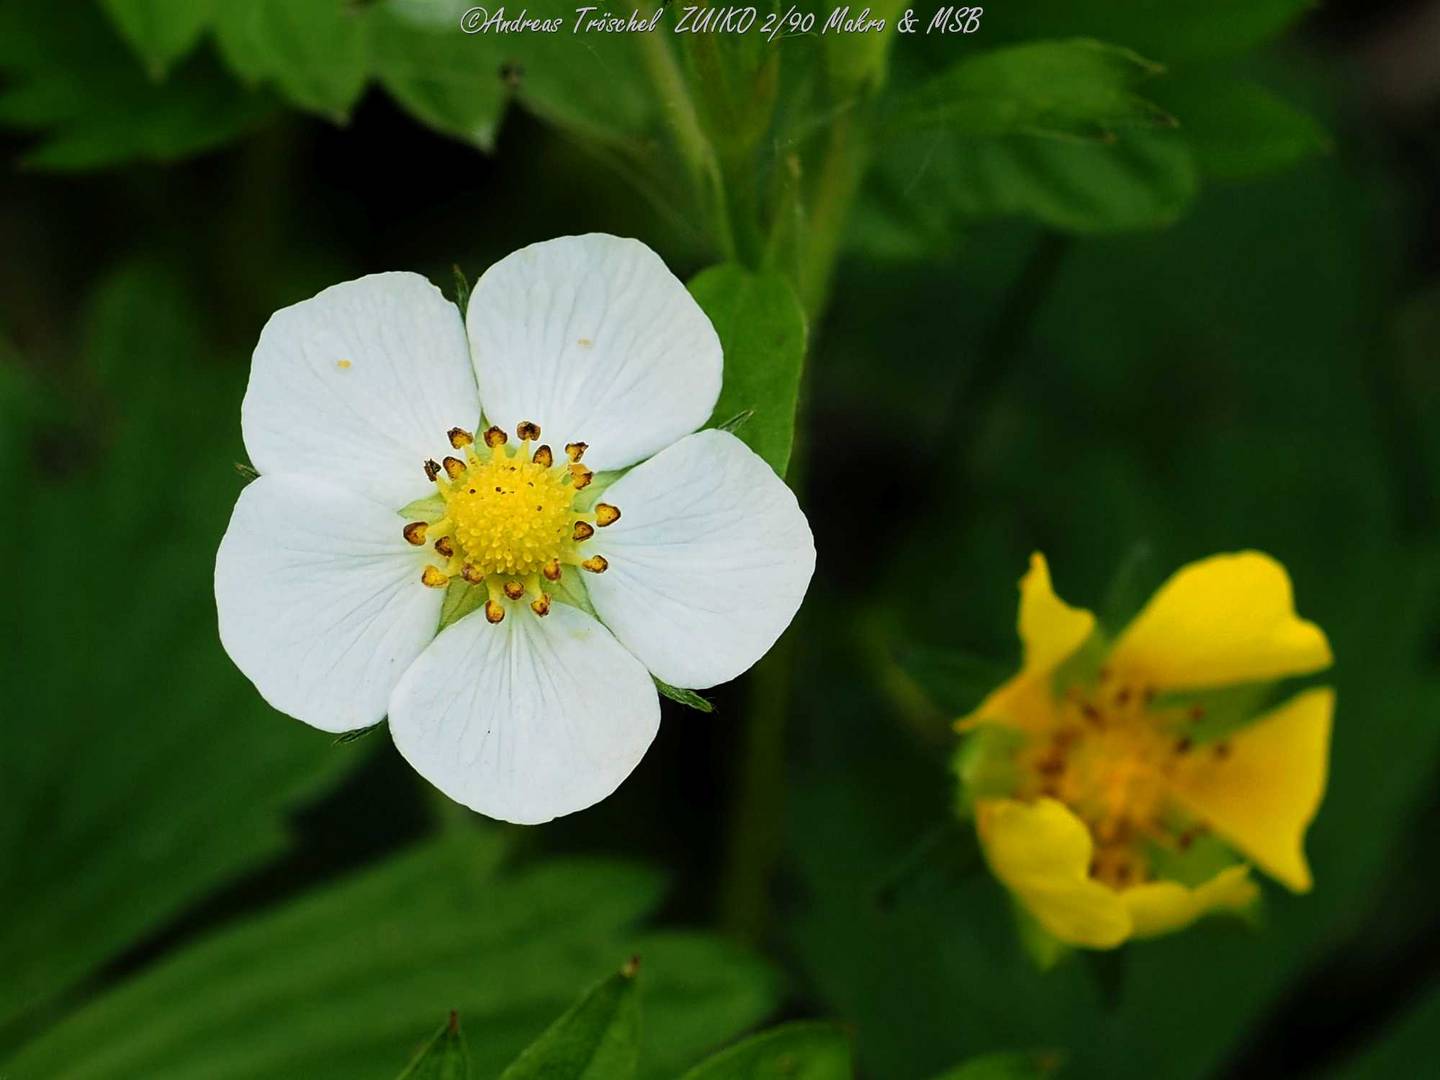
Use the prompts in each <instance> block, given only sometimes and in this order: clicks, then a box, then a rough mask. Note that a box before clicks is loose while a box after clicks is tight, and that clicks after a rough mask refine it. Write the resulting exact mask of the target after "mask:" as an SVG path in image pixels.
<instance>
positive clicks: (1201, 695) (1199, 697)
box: [1152, 678, 1316, 744]
mask: <svg viewBox="0 0 1440 1080" xmlns="http://www.w3.org/2000/svg"><path fill="white" fill-rule="evenodd" d="M1315 681H1316V680H1314V679H1307V678H1298V679H1267V680H1264V681H1261V682H1249V683H1237V684H1235V685H1234V686H1221V687H1216V688H1214V689H1210V690H1169V691H1166V692H1165V693H1163V694H1159V695H1157V696H1156V698H1155V702H1154V704H1153V706H1152V707H1153V708H1154V709H1155V710H1156V711H1161V710H1174V711H1175V712H1176V713H1177V714H1179V715H1180V717H1181V720H1180V723H1181V725H1183V727H1182V731H1183V734H1184V735H1185V737H1186V738H1189V739H1191V740H1193V741H1194V742H1196V743H1201V744H1204V743H1213V742H1217V741H1219V740H1220V739H1224V738H1228V737H1229V736H1231V735H1233V734H1235V733H1236V732H1237V731H1240V730H1242V729H1243V728H1246V727H1249V726H1250V725H1251V724H1252V723H1254V722H1255V721H1256V720H1258V719H1259V718H1260V717H1261V716H1262V715H1263V714H1264V713H1267V712H1269V711H1270V710H1271V709H1273V708H1275V707H1276V706H1277V705H1279V704H1281V703H1282V702H1284V701H1286V700H1288V699H1289V698H1290V697H1292V696H1293V695H1294V694H1295V693H1296V692H1298V691H1299V690H1300V689H1302V688H1303V687H1305V686H1307V685H1309V684H1311V683H1313V682H1315Z"/></svg>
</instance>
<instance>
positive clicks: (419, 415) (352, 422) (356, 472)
mask: <svg viewBox="0 0 1440 1080" xmlns="http://www.w3.org/2000/svg"><path fill="white" fill-rule="evenodd" d="M479 419H480V402H479V398H478V397H477V396H476V393H475V376H474V373H473V371H472V369H471V366H470V350H469V346H468V345H467V344H466V342H465V327H464V324H463V322H462V321H461V319H460V313H459V311H458V310H457V309H456V307H455V305H454V304H452V303H450V301H448V300H446V299H445V297H444V296H442V295H441V293H440V290H439V289H437V288H436V287H435V286H434V285H432V284H430V282H428V281H427V280H425V278H423V277H421V276H420V275H419V274H407V273H391V274H372V275H371V276H369V277H363V278H360V279H359V280H358V281H347V282H345V283H344V284H341V285H333V286H331V287H330V288H328V289H326V290H325V291H324V292H321V293H319V294H317V295H316V296H314V297H312V298H311V299H309V300H304V301H302V302H300V303H298V304H295V305H293V306H291V307H287V308H282V309H281V310H279V311H277V312H276V313H275V314H274V315H272V316H271V317H270V321H269V322H268V323H266V324H265V329H264V330H262V331H261V332H260V343H259V345H257V346H256V347H255V356H254V359H253V360H252V362H251V367H250V387H249V389H248V390H247V391H246V393H245V402H244V404H243V405H242V406H241V409H240V422H241V427H242V429H243V430H244V433H245V448H246V450H248V451H249V452H250V460H251V461H252V462H253V463H254V465H255V467H256V468H257V469H259V470H260V472H261V473H291V474H298V475H305V476H316V477H321V478H324V479H328V480H331V481H332V482H334V483H336V484H339V485H341V486H343V487H346V488H349V489H350V490H352V491H357V492H359V493H360V494H362V495H368V496H369V497H370V498H372V499H374V500H376V501H377V502H382V503H384V504H385V505H386V506H388V507H390V508H392V509H398V508H399V507H401V506H404V505H405V504H406V503H408V502H410V501H411V500H412V499H416V498H419V497H421V496H423V495H426V494H428V493H429V492H430V491H431V490H432V489H431V487H430V484H429V482H428V481H427V480H426V479H425V473H424V464H425V459H426V458H428V457H430V456H432V455H434V454H435V453H436V451H437V450H444V449H445V446H446V442H445V433H446V432H447V431H449V430H450V429H451V428H452V427H463V428H470V427H473V426H474V425H475V423H476V422H477V421H478V420H479Z"/></svg>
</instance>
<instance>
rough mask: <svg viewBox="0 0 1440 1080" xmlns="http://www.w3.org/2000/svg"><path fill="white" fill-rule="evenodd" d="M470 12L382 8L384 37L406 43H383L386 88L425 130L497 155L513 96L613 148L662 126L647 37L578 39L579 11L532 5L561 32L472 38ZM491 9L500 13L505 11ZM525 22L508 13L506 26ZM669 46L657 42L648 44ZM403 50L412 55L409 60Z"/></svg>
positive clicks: (442, 1)
mask: <svg viewBox="0 0 1440 1080" xmlns="http://www.w3.org/2000/svg"><path fill="white" fill-rule="evenodd" d="M469 6H470V5H468V4H464V3H457V2H455V0H386V2H385V3H383V4H382V5H381V6H380V8H379V10H378V13H379V14H381V15H382V16H383V17H382V18H381V19H380V22H379V25H381V26H383V27H384V28H385V30H384V32H383V33H382V34H381V35H380V37H381V38H383V37H384V36H385V35H387V34H391V33H397V34H399V35H400V36H399V37H398V38H397V40H396V41H395V42H394V43H393V44H394V45H395V46H396V48H391V44H392V43H391V42H388V41H385V40H377V42H376V49H377V57H378V62H377V67H378V70H379V73H380V75H381V78H382V81H384V83H385V87H386V89H387V90H389V91H390V93H391V94H393V95H394V96H395V97H396V99H397V100H399V101H400V102H401V104H402V105H404V106H405V107H406V108H407V109H410V110H411V111H413V112H414V113H415V115H416V116H418V117H419V118H420V119H421V120H422V121H423V122H425V123H427V124H429V125H431V126H432V127H435V128H437V129H439V130H441V131H445V132H447V133H449V134H452V135H458V136H459V137H461V138H464V139H466V140H467V141H469V142H472V143H478V144H479V145H481V146H485V147H489V146H490V145H493V138H494V131H495V128H496V127H497V126H498V124H499V120H500V117H501V115H502V113H503V107H504V104H505V102H506V101H507V100H508V99H509V98H510V97H512V96H513V97H514V98H515V99H516V100H517V101H519V102H520V103H521V104H522V105H523V106H524V107H525V108H526V109H527V110H528V111H529V112H531V113H532V114H534V115H535V116H537V117H539V118H540V119H542V120H544V121H546V122H547V123H550V124H553V125H554V126H556V127H558V128H560V129H562V130H564V131H566V132H568V133H570V134H571V135H574V136H577V137H579V138H581V139H582V140H585V141H593V142H596V143H600V144H604V145H607V146H613V145H616V144H619V143H626V144H631V143H633V139H634V136H636V135H641V134H646V133H649V132H651V131H652V130H653V129H654V128H655V127H656V126H657V124H658V123H659V120H660V111H659V107H658V102H657V99H656V96H655V93H654V91H653V88H652V84H651V82H650V80H649V77H648V75H647V67H646V63H645V48H646V45H645V44H642V42H641V41H640V40H639V39H640V38H642V37H645V36H646V35H641V34H599V33H590V34H584V35H582V36H581V37H580V38H578V39H577V38H576V36H575V35H574V34H572V33H571V32H570V28H571V26H572V25H573V24H574V22H575V18H576V10H575V5H574V4H568V3H565V2H563V0H535V2H533V3H528V4H525V5H524V8H525V13H526V16H527V17H528V18H531V19H559V20H560V21H561V23H562V25H563V28H564V29H563V30H562V31H561V32H560V33H554V34H551V33H541V32H526V33H515V34H500V33H469V34H467V33H465V32H463V31H462V30H461V28H460V17H461V15H462V13H463V12H464V11H465V10H466V8H467V7H469ZM488 11H489V13H490V14H496V13H498V8H495V7H491V8H489V9H488ZM519 14H520V11H519V9H517V8H507V9H506V17H507V18H513V17H515V16H517V15H519ZM592 14H597V15H598V14H599V12H594V13H592ZM627 14H628V12H627ZM402 23H403V24H405V25H404V26H401V25H400V24H402ZM659 33H660V34H661V35H663V31H661V32H659ZM662 44H663V43H662V42H660V41H659V37H658V36H657V38H656V40H654V41H651V42H648V45H651V46H655V45H662ZM664 47H668V45H665V46H664ZM402 49H404V50H413V52H412V54H411V55H409V56H406V55H403V54H402V52H401V51H400V50H402ZM597 88H603V92H600V91H598V90H597Z"/></svg>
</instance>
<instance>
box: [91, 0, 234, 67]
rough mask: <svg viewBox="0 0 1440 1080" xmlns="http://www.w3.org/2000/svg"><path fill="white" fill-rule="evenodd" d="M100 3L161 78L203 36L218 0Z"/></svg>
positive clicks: (102, 0)
mask: <svg viewBox="0 0 1440 1080" xmlns="http://www.w3.org/2000/svg"><path fill="white" fill-rule="evenodd" d="M100 3H101V6H102V7H103V8H104V9H105V12H106V14H108V15H109V16H110V19H111V21H112V22H114V23H115V26H116V28H117V29H119V31H120V33H121V34H122V35H124V37H125V40H126V41H128V42H129V43H130V46H131V47H132V48H133V49H134V50H135V51H136V53H138V54H139V56H140V59H141V60H143V61H144V62H145V66H146V68H147V69H148V70H149V72H150V74H151V76H152V77H155V78H159V77H160V76H162V75H164V74H165V72H166V71H168V70H169V68H170V65H171V64H173V63H174V62H175V61H176V60H179V59H180V58H181V57H182V56H184V55H185V54H186V53H188V52H189V51H190V50H191V48H193V47H194V45H195V43H196V42H197V41H198V40H199V39H200V34H201V32H202V31H203V30H204V29H205V27H206V25H207V24H208V23H209V22H210V17H211V15H212V14H213V13H214V5H215V0H100ZM81 17H82V18H83V16H81ZM67 21H68V20H67Z"/></svg>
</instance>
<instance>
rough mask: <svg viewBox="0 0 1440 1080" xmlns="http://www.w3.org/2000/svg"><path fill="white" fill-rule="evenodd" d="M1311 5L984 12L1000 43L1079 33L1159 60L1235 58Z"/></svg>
mask: <svg viewBox="0 0 1440 1080" xmlns="http://www.w3.org/2000/svg"><path fill="white" fill-rule="evenodd" d="M1315 6H1316V2H1315V0H1166V2H1163V3H1157V2H1156V0H1010V2H1009V3H1007V4H1006V5H1005V10H1004V18H1003V19H1002V18H998V17H996V16H997V15H998V11H997V12H995V13H987V15H986V18H985V23H984V31H983V32H984V33H985V34H987V35H992V36H993V38H998V39H999V40H1013V39H1024V38H1036V37H1059V36H1066V35H1070V34H1084V35H1086V36H1087V37H1096V38H1103V39H1104V40H1106V41H1114V42H1116V43H1118V44H1120V45H1127V46H1129V47H1130V48H1132V49H1138V50H1140V51H1141V52H1143V53H1144V54H1145V55H1147V56H1153V57H1155V58H1156V59H1157V60H1160V61H1163V62H1165V63H1173V62H1178V61H1181V60H1187V61H1188V60H1198V59H1210V58H1214V57H1221V56H1234V55H1237V54H1239V53H1242V52H1246V51H1248V50H1250V49H1253V48H1254V47H1255V46H1257V45H1259V44H1261V43H1262V42H1264V41H1266V40H1267V39H1269V38H1271V37H1274V36H1275V35H1276V34H1278V33H1280V32H1281V31H1282V30H1284V29H1285V28H1286V27H1287V26H1289V25H1290V24H1291V23H1293V22H1294V21H1295V20H1296V19H1298V18H1299V17H1300V16H1301V15H1302V14H1303V13H1304V12H1306V11H1307V10H1309V9H1310V8H1313V7H1315Z"/></svg>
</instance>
